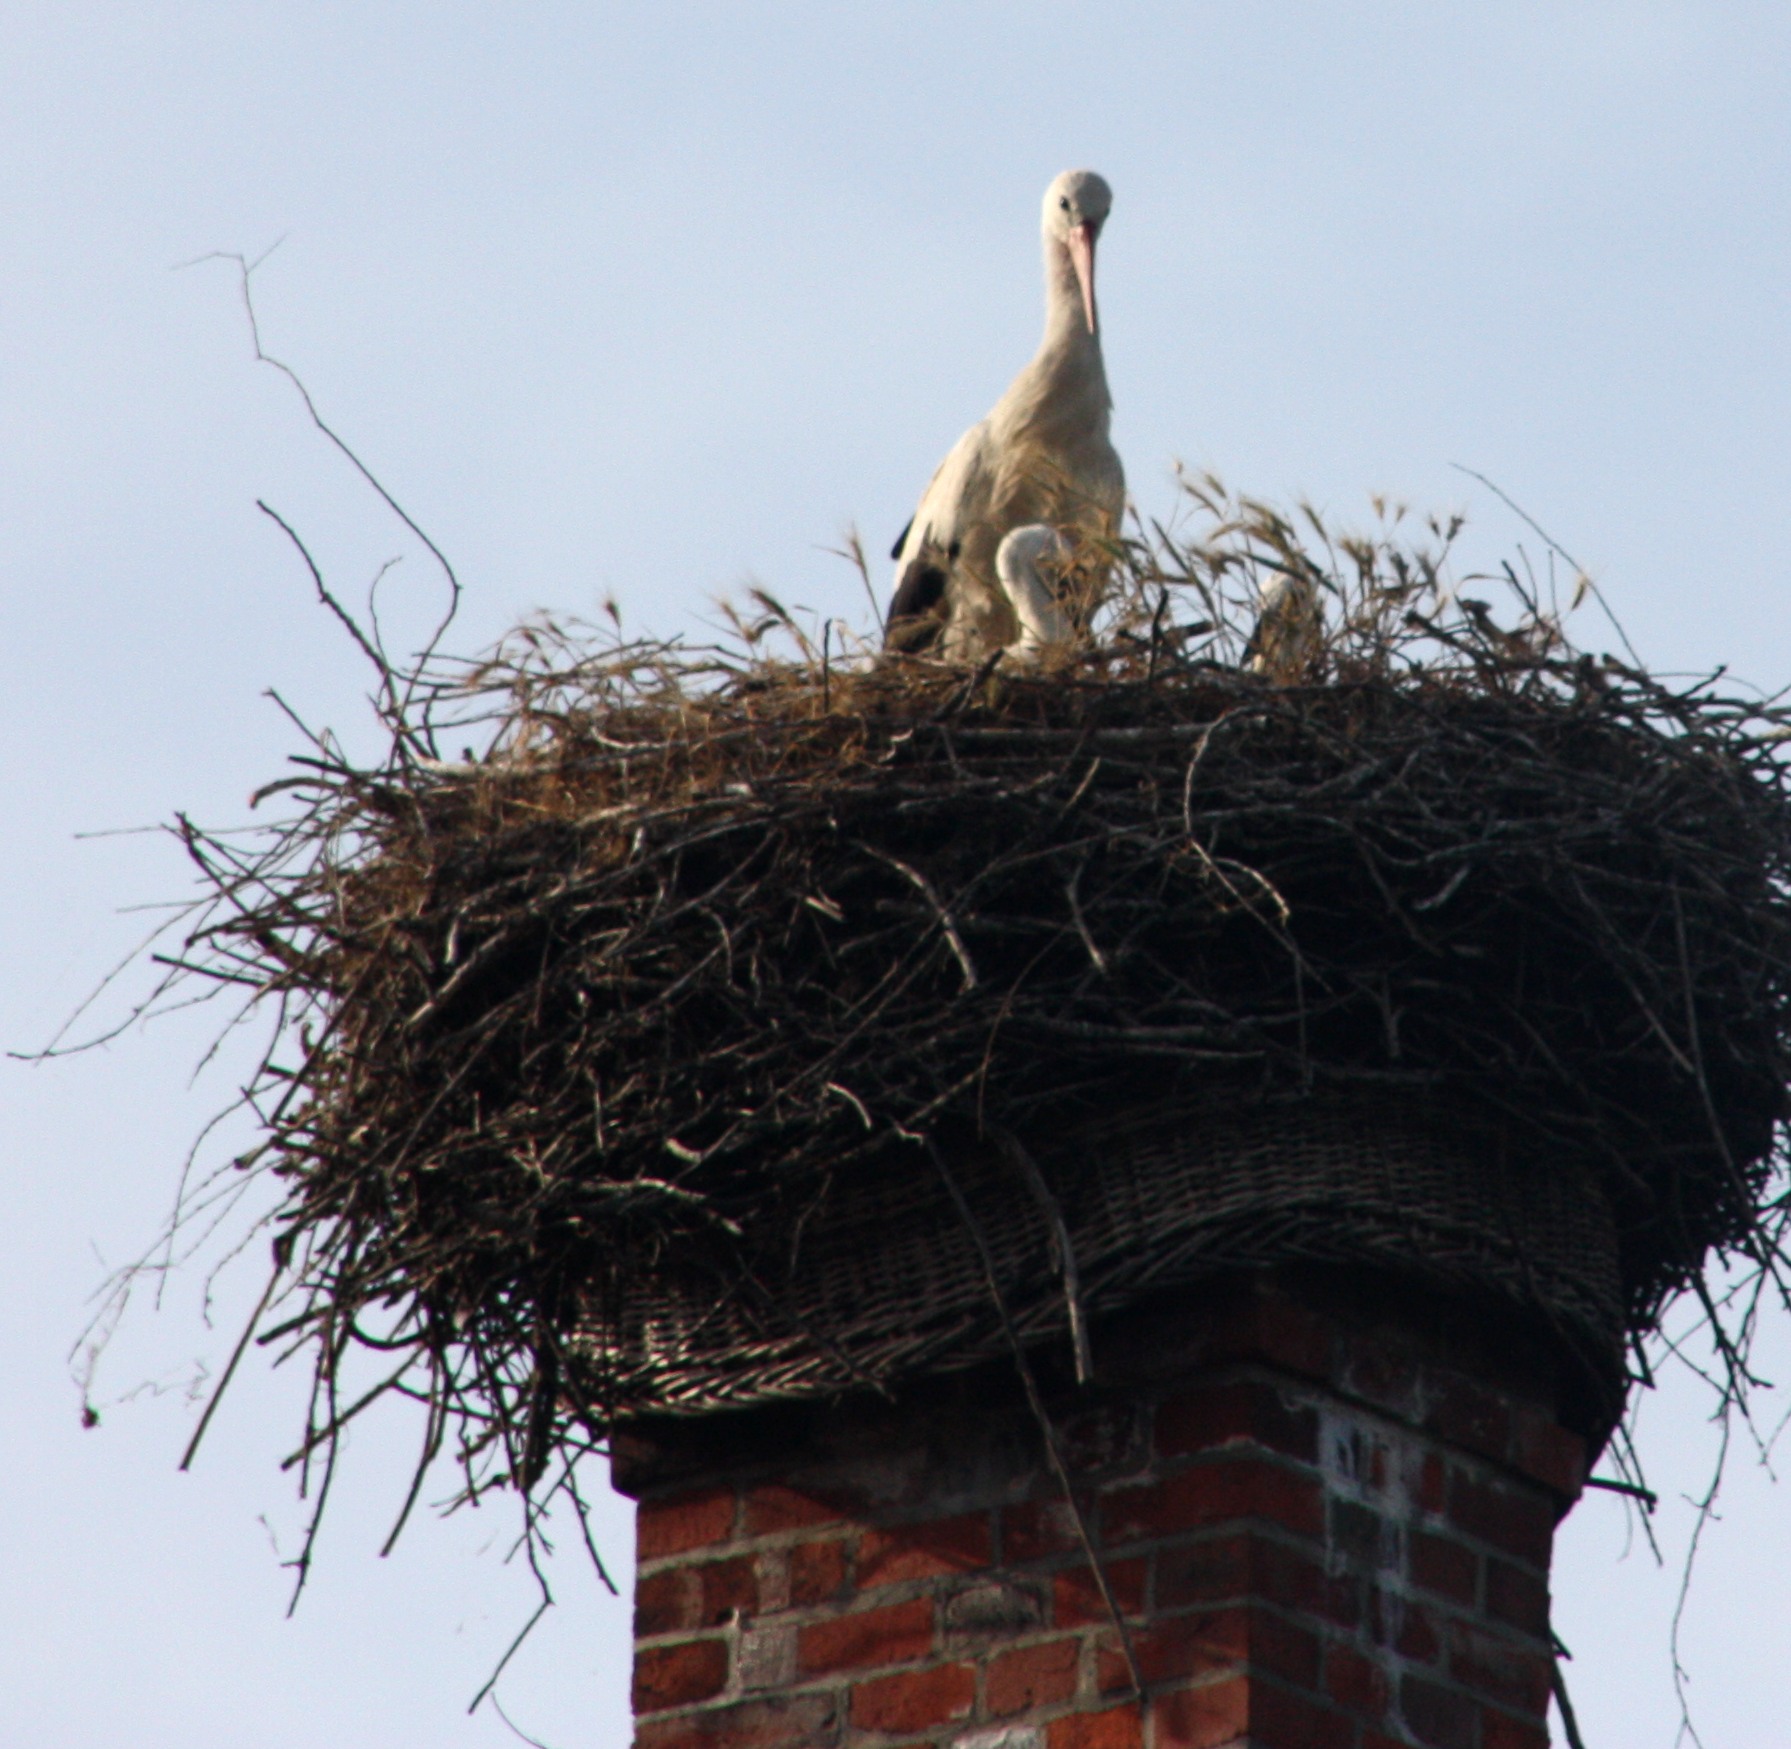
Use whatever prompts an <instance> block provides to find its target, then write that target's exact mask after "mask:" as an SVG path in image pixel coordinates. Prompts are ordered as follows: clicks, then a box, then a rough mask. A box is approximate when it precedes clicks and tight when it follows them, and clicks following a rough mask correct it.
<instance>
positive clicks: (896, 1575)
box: [858, 1512, 995, 1591]
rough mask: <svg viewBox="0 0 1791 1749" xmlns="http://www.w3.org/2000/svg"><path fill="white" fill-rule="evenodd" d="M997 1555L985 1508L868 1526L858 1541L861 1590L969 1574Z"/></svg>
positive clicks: (859, 1584) (984, 1565)
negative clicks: (917, 1521) (916, 1521)
mask: <svg viewBox="0 0 1791 1749" xmlns="http://www.w3.org/2000/svg"><path fill="white" fill-rule="evenodd" d="M994 1558H995V1549H994V1541H993V1538H992V1537H991V1535H990V1530H989V1515H988V1513H986V1512H977V1513H971V1514H968V1515H966V1516H965V1517H962V1518H939V1519H934V1520H932V1521H931V1522H930V1523H927V1524H903V1525H897V1526H894V1527H893V1528H891V1529H887V1530H867V1531H866V1532H865V1533H864V1535H863V1536H862V1537H861V1538H860V1539H859V1543H858V1589H859V1590H860V1591H869V1590H871V1589H872V1588H873V1587H875V1586H878V1585H895V1584H899V1583H901V1582H902V1581H903V1580H909V1579H936V1578H939V1577H941V1576H943V1575H946V1574H950V1573H967V1572H970V1571H971V1570H973V1569H974V1568H978V1567H986V1566H988V1565H989V1563H990V1562H991V1561H993V1560H994Z"/></svg>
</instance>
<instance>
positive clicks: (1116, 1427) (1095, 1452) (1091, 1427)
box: [1057, 1403, 1144, 1475]
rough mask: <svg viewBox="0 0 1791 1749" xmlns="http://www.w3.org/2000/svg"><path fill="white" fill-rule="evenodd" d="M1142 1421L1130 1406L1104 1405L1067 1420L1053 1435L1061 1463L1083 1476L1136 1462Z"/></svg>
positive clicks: (1140, 1452) (1140, 1447)
mask: <svg viewBox="0 0 1791 1749" xmlns="http://www.w3.org/2000/svg"><path fill="white" fill-rule="evenodd" d="M1142 1420H1143V1417H1142V1415H1141V1413H1140V1411H1139V1410H1138V1408H1137V1407H1136V1406H1135V1405H1133V1404H1130V1403H1111V1404H1104V1405H1103V1406H1102V1407H1100V1408H1098V1409H1090V1410H1088V1411H1086V1412H1085V1413H1083V1414H1081V1415H1076V1416H1073V1417H1071V1419H1070V1420H1068V1421H1066V1422H1065V1423H1064V1424H1063V1425H1062V1426H1061V1427H1060V1428H1059V1429H1058V1431H1057V1440H1058V1445H1059V1448H1060V1449H1061V1450H1062V1452H1063V1456H1064V1461H1065V1463H1067V1464H1068V1465H1069V1467H1070V1469H1071V1470H1073V1471H1075V1472H1076V1473H1077V1474H1078V1475H1085V1474H1087V1473H1089V1472H1090V1471H1098V1470H1111V1469H1113V1468H1115V1467H1116V1466H1118V1465H1122V1464H1125V1463H1127V1462H1136V1461H1137V1460H1138V1459H1139V1458H1140V1457H1142V1456H1143V1453H1144V1440H1143V1437H1142V1433H1143V1428H1142Z"/></svg>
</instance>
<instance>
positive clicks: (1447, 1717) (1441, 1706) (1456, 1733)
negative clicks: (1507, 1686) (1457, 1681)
mask: <svg viewBox="0 0 1791 1749" xmlns="http://www.w3.org/2000/svg"><path fill="white" fill-rule="evenodd" d="M1399 1705H1400V1710H1401V1711H1402V1712H1403V1713H1404V1714H1405V1722H1406V1725H1407V1727H1408V1728H1409V1729H1410V1730H1411V1732H1412V1734H1413V1735H1414V1736H1415V1737H1416V1738H1417V1740H1418V1741H1419V1742H1420V1743H1424V1744H1427V1745H1429V1749H1478V1745H1479V1741H1480V1706H1479V1703H1478V1702H1477V1701H1474V1700H1472V1699H1471V1698H1470V1697H1469V1696H1467V1695H1465V1694H1458V1693H1456V1691H1455V1690H1454V1689H1452V1688H1443V1687H1440V1686H1439V1685H1438V1684H1437V1683H1434V1682H1426V1681H1425V1680H1424V1678H1423V1677H1421V1676H1412V1675H1407V1676H1405V1677H1403V1678H1402V1679H1401V1680H1400V1684H1399Z"/></svg>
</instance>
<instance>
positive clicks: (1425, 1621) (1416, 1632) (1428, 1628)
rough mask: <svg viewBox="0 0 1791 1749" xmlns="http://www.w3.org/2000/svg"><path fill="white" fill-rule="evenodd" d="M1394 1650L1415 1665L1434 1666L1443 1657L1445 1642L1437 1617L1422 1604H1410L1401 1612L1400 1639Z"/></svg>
mask: <svg viewBox="0 0 1791 1749" xmlns="http://www.w3.org/2000/svg"><path fill="white" fill-rule="evenodd" d="M1394 1649H1395V1650H1396V1651H1397V1652H1398V1653H1399V1655H1400V1657H1402V1658H1409V1659H1410V1660H1411V1661H1412V1662H1413V1663H1414V1664H1434V1663H1436V1661H1437V1659H1438V1658H1439V1657H1441V1656H1442V1651H1443V1642H1442V1639H1441V1638H1440V1636H1439V1635H1438V1633H1437V1622H1436V1617H1435V1616H1433V1615H1432V1614H1431V1613H1430V1611H1429V1610H1428V1609H1426V1608H1424V1607H1423V1605H1422V1604H1417V1603H1408V1604H1407V1605H1406V1606H1405V1608H1404V1609H1403V1610H1401V1611H1400V1612H1399V1638H1398V1641H1397V1642H1396V1644H1395V1647H1394Z"/></svg>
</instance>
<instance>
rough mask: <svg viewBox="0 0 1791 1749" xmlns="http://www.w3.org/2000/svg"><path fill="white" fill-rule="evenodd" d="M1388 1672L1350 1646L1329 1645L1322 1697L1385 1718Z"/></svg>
mask: <svg viewBox="0 0 1791 1749" xmlns="http://www.w3.org/2000/svg"><path fill="white" fill-rule="evenodd" d="M1391 1692H1392V1691H1391V1689H1390V1688H1389V1686H1388V1681H1387V1672H1386V1671H1385V1670H1384V1669H1382V1668H1381V1666H1380V1665H1379V1664H1377V1663H1375V1662H1374V1661H1373V1659H1371V1658H1364V1657H1363V1656H1362V1654H1361V1653H1360V1652H1358V1651H1357V1650H1356V1649H1355V1648H1354V1647H1353V1646H1343V1645H1338V1644H1336V1643H1332V1644H1330V1645H1328V1646H1326V1647H1325V1693H1326V1694H1327V1695H1329V1696H1330V1698H1331V1699H1332V1700H1334V1701H1335V1702H1336V1703H1337V1704H1338V1705H1339V1706H1343V1707H1348V1708H1350V1709H1351V1710H1352V1711H1354V1712H1358V1713H1363V1714H1366V1715H1367V1716H1368V1717H1369V1718H1375V1719H1378V1718H1384V1717H1385V1716H1386V1712H1387V1701H1388V1699H1389V1698H1390V1696H1391Z"/></svg>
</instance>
